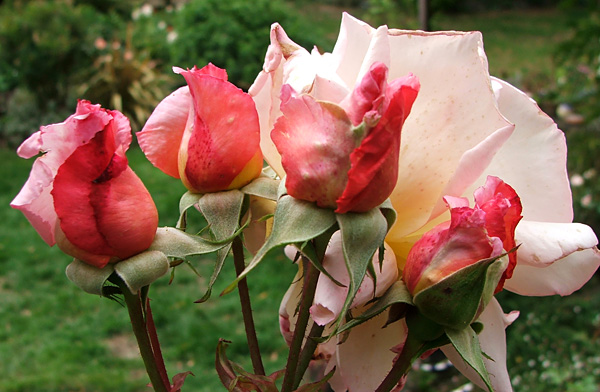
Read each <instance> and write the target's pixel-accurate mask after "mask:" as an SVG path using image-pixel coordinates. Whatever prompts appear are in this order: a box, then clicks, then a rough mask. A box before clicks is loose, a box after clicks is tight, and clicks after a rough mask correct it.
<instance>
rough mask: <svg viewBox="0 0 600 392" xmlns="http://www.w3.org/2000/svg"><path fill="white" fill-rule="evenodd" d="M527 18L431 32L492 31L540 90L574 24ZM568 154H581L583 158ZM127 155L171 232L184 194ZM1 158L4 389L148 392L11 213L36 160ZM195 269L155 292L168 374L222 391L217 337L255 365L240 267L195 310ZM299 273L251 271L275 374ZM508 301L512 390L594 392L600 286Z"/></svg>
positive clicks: (495, 46) (334, 20)
mask: <svg viewBox="0 0 600 392" xmlns="http://www.w3.org/2000/svg"><path fill="white" fill-rule="evenodd" d="M305 12H308V11H305ZM522 12H523V11H519V12H514V11H513V12H502V13H486V14H482V15H478V16H473V15H469V16H453V17H441V18H439V19H437V20H434V27H436V28H439V29H457V30H481V31H483V33H484V42H485V48H486V51H487V54H488V59H489V63H490V69H491V73H492V74H495V75H498V76H501V77H504V78H507V79H509V80H510V81H511V82H513V83H515V84H517V85H520V86H521V87H524V88H534V89H538V88H540V86H543V84H544V83H546V81H548V80H549V79H550V78H551V77H552V65H551V59H550V56H551V53H552V46H551V45H550V44H551V43H553V42H555V41H556V40H557V39H559V38H560V35H561V34H563V33H564V28H565V26H566V25H567V21H566V19H565V18H563V17H562V16H561V14H560V13H559V12H557V11H556V10H544V11H535V12H534V11H532V12H531V13H526V14H525V17H523V15H524V14H523V13H522ZM311 15H312V17H313V20H314V21H315V23H316V24H318V25H319V28H320V29H323V31H324V33H323V34H326V36H327V40H328V41H329V42H330V43H331V47H326V48H321V49H323V50H331V48H332V45H333V42H334V41H335V37H336V34H337V29H338V26H339V9H336V8H331V7H320V8H319V9H318V12H314V10H313V11H312V12H311ZM357 16H360V15H359V14H357ZM284 27H285V26H284ZM394 27H402V26H394ZM325 30H327V31H329V30H331V32H330V33H325ZM291 38H292V39H294V37H291ZM571 154H572V155H574V156H576V155H577V150H576V149H575V148H574V149H573V150H572V151H571ZM128 156H129V158H130V162H131V166H132V167H133V168H134V170H135V171H136V172H137V173H138V175H139V176H140V177H141V178H142V180H143V181H144V183H145V184H146V186H147V187H148V189H149V190H150V192H151V194H152V196H153V198H154V200H155V202H156V204H157V206H158V209H159V214H160V224H161V225H173V224H174V223H175V221H176V219H177V209H178V201H179V197H180V196H181V194H183V193H184V191H185V190H184V188H183V186H182V185H181V184H180V182H179V181H178V180H175V179H172V178H170V177H168V176H166V175H164V174H162V173H161V172H159V171H158V170H156V169H154V168H153V167H152V166H151V165H150V164H149V163H148V162H147V161H146V160H145V158H144V157H143V155H142V154H141V152H140V151H139V149H137V148H132V150H131V151H130V152H129V154H128ZM0 160H1V162H2V165H0V167H1V172H0V174H1V176H0V186H1V187H0V189H2V192H1V193H0V203H1V204H0V205H3V206H5V208H2V209H0V222H2V223H1V224H0V300H1V301H2V302H1V305H0V320H2V322H1V323H0V391H6V392H21V391H22V392H25V391H27V392H29V391H56V392H58V391H108V390H111V391H147V390H148V388H146V387H145V386H144V384H145V383H146V375H145V372H144V370H143V365H142V362H141V360H140V359H139V358H138V357H137V351H136V350H137V348H136V346H135V341H134V340H133V337H132V335H131V330H130V325H129V323H128V318H127V315H126V311H125V309H124V308H122V307H120V306H119V305H117V304H116V303H113V302H111V301H108V300H106V299H102V298H99V297H94V296H91V295H87V294H85V293H83V292H81V291H80V290H79V289H78V288H76V287H75V286H74V285H72V284H71V283H70V282H69V281H68V280H67V279H66V277H65V275H64V268H65V267H66V265H67V264H68V263H69V261H70V260H69V258H68V257H67V256H65V255H63V254H62V253H61V252H60V251H59V250H58V249H57V248H49V247H48V246H47V245H46V244H45V243H44V242H43V241H42V240H41V239H40V237H39V236H38V235H37V233H35V231H34V230H33V229H32V228H31V226H30V225H29V223H28V222H27V221H26V220H25V219H24V217H23V216H22V214H21V213H20V212H19V211H16V210H12V209H10V208H8V207H6V206H8V204H9V203H10V201H11V200H12V198H13V197H14V196H15V195H16V194H17V193H18V191H19V189H20V188H21V186H22V184H23V183H24V182H25V179H26V178H27V175H28V173H29V170H30V167H31V161H26V160H22V159H19V158H18V157H16V154H14V152H13V151H10V150H6V149H0ZM194 265H195V266H196V267H197V268H198V270H199V271H200V273H201V277H198V276H196V275H195V274H194V273H193V272H192V271H191V270H189V269H187V268H186V267H180V268H178V269H177V273H176V277H175V280H174V282H173V284H172V285H171V286H169V285H168V277H165V278H163V279H161V280H159V281H158V282H157V283H156V284H155V285H153V287H152V289H151V293H150V296H151V298H152V299H153V301H152V305H153V310H154V316H155V321H156V324H157V329H158V333H159V337H160V339H161V342H162V345H163V350H164V355H165V359H166V363H167V367H168V370H169V373H170V375H171V376H172V375H174V374H175V373H178V372H182V371H186V370H191V371H192V372H194V374H195V377H190V378H189V379H188V381H187V382H186V390H193V391H212V390H223V388H222V386H221V384H220V382H219V380H218V378H217V376H216V373H215V372H214V349H215V347H216V344H217V342H218V339H219V338H226V339H229V340H232V341H233V344H232V345H231V346H230V348H229V350H228V354H229V355H230V358H231V359H232V360H234V361H237V362H240V363H242V364H243V365H244V366H246V367H247V368H250V364H249V360H248V356H247V350H246V348H245V344H244V342H245V338H244V332H243V324H242V319H241V315H240V311H239V304H238V300H237V296H236V294H235V293H232V294H229V295H227V296H225V297H218V293H219V292H220V291H221V289H222V288H223V287H224V286H225V285H226V284H227V283H229V281H230V280H231V279H232V278H233V267H232V265H231V264H227V266H226V268H225V271H224V273H223V275H222V276H221V278H220V279H219V281H218V283H217V285H216V287H215V289H214V291H213V293H214V294H213V298H211V300H209V302H207V303H205V304H194V303H193V301H194V300H196V299H197V298H199V297H201V296H202V294H203V293H204V290H205V287H206V286H205V285H206V278H207V277H208V276H210V273H211V262H210V260H209V258H203V259H199V260H197V261H196V262H195V264H194ZM294 273H295V267H294V266H292V265H291V263H290V262H288V261H286V259H285V258H284V257H283V256H282V255H272V256H271V257H270V258H269V259H268V260H265V262H263V263H262V264H261V266H260V267H259V268H258V269H257V270H256V271H255V272H254V273H253V274H251V275H250V282H249V284H250V288H251V291H252V295H253V299H254V303H253V305H254V309H255V315H256V316H255V318H256V320H257V324H258V326H257V327H258V331H259V340H260V342H261V347H262V349H263V356H264V359H265V364H266V367H267V371H275V370H276V369H279V368H281V367H282V366H283V364H284V362H285V356H286V352H287V348H286V346H285V344H284V343H283V339H282V338H281V337H280V335H279V331H278V327H277V326H278V320H277V309H278V307H279V301H280V299H281V297H282V296H283V293H284V292H285V290H286V288H287V285H288V284H289V282H290V281H291V280H292V278H293V275H294ZM500 300H501V303H502V304H503V306H504V309H505V311H507V312H508V311H510V310H513V309H518V310H520V311H521V317H520V318H519V319H518V320H517V321H516V322H515V323H514V324H513V326H511V327H509V329H508V330H507V335H508V345H509V355H508V363H509V370H510V372H511V375H512V377H513V380H514V381H515V390H517V391H549V392H550V391H556V392H563V391H567V392H597V390H598V385H599V384H600V371H598V369H600V357H599V356H598V353H599V352H600V341H599V340H600V316H599V315H598V310H597V309H598V308H599V307H600V292H599V282H598V279H597V278H596V279H595V281H592V282H590V283H588V285H587V286H586V287H585V288H584V289H583V290H581V291H579V292H578V293H576V294H574V295H573V296H570V297H568V298H559V297H548V298H527V297H520V296H517V295H514V294H511V293H501V294H500ZM411 379H412V381H411V388H412V389H411V390H413V391H429V390H435V391H440V392H443V391H450V390H452V388H455V387H457V386H459V385H462V384H464V383H466V380H465V379H464V378H462V377H460V376H459V375H457V374H456V372H453V371H452V370H448V371H446V373H443V374H433V373H426V372H417V373H415V374H413V375H412V376H411ZM440 379H441V380H443V381H444V383H445V384H444V385H442V384H440V383H439V380H440Z"/></svg>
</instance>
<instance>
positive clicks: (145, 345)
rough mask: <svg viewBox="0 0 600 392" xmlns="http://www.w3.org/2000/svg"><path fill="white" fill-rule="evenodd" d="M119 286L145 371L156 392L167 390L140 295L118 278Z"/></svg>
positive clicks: (165, 391)
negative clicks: (149, 334)
mask: <svg viewBox="0 0 600 392" xmlns="http://www.w3.org/2000/svg"><path fill="white" fill-rule="evenodd" d="M119 287H120V288H121V291H122V292H123V298H124V299H125V304H126V305H127V311H128V312H129V319H130V320H131V327H132V329H133V333H134V335H135V338H136V340H137V343H138V347H139V348H140V354H141V355H142V359H143V360H144V366H145V367H146V373H148V377H150V382H151V383H152V387H153V388H154V391H156V392H168V388H167V387H166V386H165V385H164V384H163V380H162V377H161V374H160V371H159V370H158V367H157V365H156V361H155V358H154V351H153V350H152V344H151V343H150V338H149V337H148V330H147V329H146V320H145V319H144V312H143V310H142V301H141V300H140V295H139V293H136V294H132V293H131V291H129V288H128V287H127V285H126V284H125V283H124V282H123V281H122V280H120V279H119Z"/></svg>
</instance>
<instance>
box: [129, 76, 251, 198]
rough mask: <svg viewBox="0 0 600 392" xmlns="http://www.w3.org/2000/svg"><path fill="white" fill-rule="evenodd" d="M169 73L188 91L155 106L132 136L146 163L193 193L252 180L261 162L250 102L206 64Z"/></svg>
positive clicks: (215, 189) (225, 78) (246, 95)
mask: <svg viewBox="0 0 600 392" xmlns="http://www.w3.org/2000/svg"><path fill="white" fill-rule="evenodd" d="M174 71H175V72H177V73H180V74H181V75H183V77H184V78H185V80H186V81H187V83H188V86H186V87H181V88H180V89H178V90H176V91H175V92H173V93H172V94H171V95H169V96H168V97H166V98H165V99H164V100H163V101H162V102H161V103H160V104H158V106H157V107H156V109H154V112H153V113H152V115H151V116H150V118H149V119H148V121H147V122H146V125H144V128H143V129H142V131H141V132H139V133H137V137H138V141H139V144H140V147H141V148H142V150H143V151H144V153H145V154H146V157H147V158H148V160H150V162H152V164H153V165H154V166H156V167H158V168H159V169H160V170H162V171H163V172H165V173H166V174H168V175H170V176H173V177H175V178H181V181H182V182H183V184H184V185H185V187H186V188H188V189H189V190H190V191H191V192H195V193H207V192H218V191H224V190H228V189H236V188H240V187H242V186H244V185H246V184H248V183H249V182H250V181H252V180H253V179H255V178H256V177H258V176H259V175H260V172H261V170H262V163H263V158H262V153H261V151H260V146H259V142H260V129H259V123H258V115H257V113H256V108H255V106H254V101H253V100H252V98H251V97H250V96H249V95H248V94H247V93H245V92H243V91H242V90H240V89H239V88H237V87H236V86H234V85H233V84H231V83H229V82H228V81H227V73H226V71H225V70H224V69H221V68H218V67H215V66H214V65H212V64H208V65H207V66H205V67H204V68H202V69H198V68H196V67H194V68H193V69H191V70H187V71H186V70H183V69H180V68H174Z"/></svg>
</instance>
